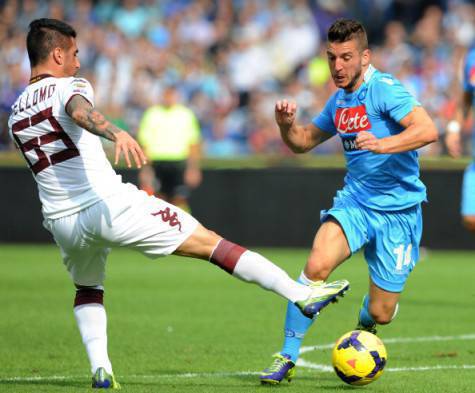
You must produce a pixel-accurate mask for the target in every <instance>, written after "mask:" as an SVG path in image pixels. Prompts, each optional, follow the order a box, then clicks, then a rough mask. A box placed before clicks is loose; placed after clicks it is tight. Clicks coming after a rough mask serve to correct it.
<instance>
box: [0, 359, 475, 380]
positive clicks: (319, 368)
mask: <svg viewBox="0 0 475 393" xmlns="http://www.w3.org/2000/svg"><path fill="white" fill-rule="evenodd" d="M297 364H298V365H299V366H302V367H306V368H310V369H313V370H315V371H317V372H322V373H326V372H333V369H332V368H331V367H329V366H326V365H323V364H315V363H311V362H307V361H305V360H299V361H298V363H297ZM433 370H475V364H461V365H459V366H456V365H449V366H445V365H434V366H421V367H395V368H391V367H390V368H387V369H385V371H389V372H404V371H433ZM259 374H260V372H257V371H238V372H222V373H219V372H218V373H183V374H156V375H121V376H120V378H119V379H123V380H127V379H151V380H159V379H166V378H185V379H187V378H225V377H240V376H256V375H259ZM89 378H90V376H89V375H77V376H72V375H71V376H68V375H50V376H45V377H41V376H35V377H10V378H0V382H37V381H73V380H78V379H84V380H88V379H89Z"/></svg>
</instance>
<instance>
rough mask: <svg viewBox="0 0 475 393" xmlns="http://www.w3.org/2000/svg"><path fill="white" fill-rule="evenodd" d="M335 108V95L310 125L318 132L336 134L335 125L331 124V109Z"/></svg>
mask: <svg viewBox="0 0 475 393" xmlns="http://www.w3.org/2000/svg"><path fill="white" fill-rule="evenodd" d="M334 107H335V94H334V95H333V96H332V97H331V98H330V99H329V100H328V101H327V103H326V105H325V107H324V108H323V111H322V112H321V113H320V114H319V115H317V116H315V117H314V118H313V120H312V124H313V125H314V126H315V127H318V128H319V129H320V130H322V131H324V132H327V133H329V134H331V135H335V134H336V127H335V123H334V122H333V116H332V112H333V111H332V109H333V108H334Z"/></svg>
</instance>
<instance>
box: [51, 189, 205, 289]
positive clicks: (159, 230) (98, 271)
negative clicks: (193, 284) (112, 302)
mask: <svg viewBox="0 0 475 393" xmlns="http://www.w3.org/2000/svg"><path fill="white" fill-rule="evenodd" d="M198 224H199V223H198V221H197V220H196V219H195V218H193V217H192V216H191V215H190V214H188V213H186V212H184V211H183V210H181V209H180V208H178V207H176V206H173V205H171V204H169V203H167V202H165V201H163V200H161V199H158V198H155V197H153V196H149V195H147V194H146V193H145V192H144V191H139V190H138V189H137V188H136V187H135V186H133V185H132V184H124V185H123V189H122V190H121V192H120V193H118V194H115V195H113V196H111V197H108V198H106V199H104V200H103V201H101V202H98V203H96V204H94V205H92V206H90V207H88V208H86V209H84V210H81V211H80V212H78V213H76V214H73V215H70V216H66V217H61V218H57V219H45V221H44V223H43V225H44V226H45V228H46V229H48V230H49V231H50V232H51V233H52V234H53V236H54V239H55V241H56V243H57V244H58V246H59V248H60V249H61V255H62V257H63V261H64V264H65V265H66V268H67V269H68V271H69V273H70V274H71V277H72V279H73V281H74V283H75V284H78V285H84V286H95V285H102V284H103V282H104V278H105V265H106V258H107V255H108V254H109V252H110V247H113V246H123V247H128V248H131V249H134V250H137V251H140V252H141V253H143V254H144V255H146V256H147V257H149V258H157V257H160V256H166V255H169V254H171V253H172V252H173V251H175V250H176V249H177V248H178V247H179V246H180V245H181V244H182V243H183V242H184V241H185V240H186V239H187V238H188V237H189V236H190V235H191V234H192V233H193V232H194V231H195V229H196V228H197V226H198Z"/></svg>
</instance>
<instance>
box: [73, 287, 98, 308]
mask: <svg viewBox="0 0 475 393" xmlns="http://www.w3.org/2000/svg"><path fill="white" fill-rule="evenodd" d="M90 303H98V304H104V291H103V290H101V289H95V288H80V289H78V290H77V291H76V298H75V299H74V307H77V306H80V305H82V304H90Z"/></svg>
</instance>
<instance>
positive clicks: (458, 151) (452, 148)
mask: <svg viewBox="0 0 475 393" xmlns="http://www.w3.org/2000/svg"><path fill="white" fill-rule="evenodd" d="M472 102H473V94H472V93H471V92H467V91H465V92H464V93H463V95H462V104H461V105H458V108H459V109H458V110H457V113H456V115H455V119H454V120H452V121H450V122H449V124H448V126H447V132H446V133H445V143H446V145H447V150H448V152H449V154H450V155H451V156H452V157H455V158H457V157H460V156H461V155H462V145H461V141H460V131H461V129H462V125H463V124H465V122H466V120H467V119H468V117H469V116H470V113H471V111H470V110H471V108H472Z"/></svg>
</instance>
